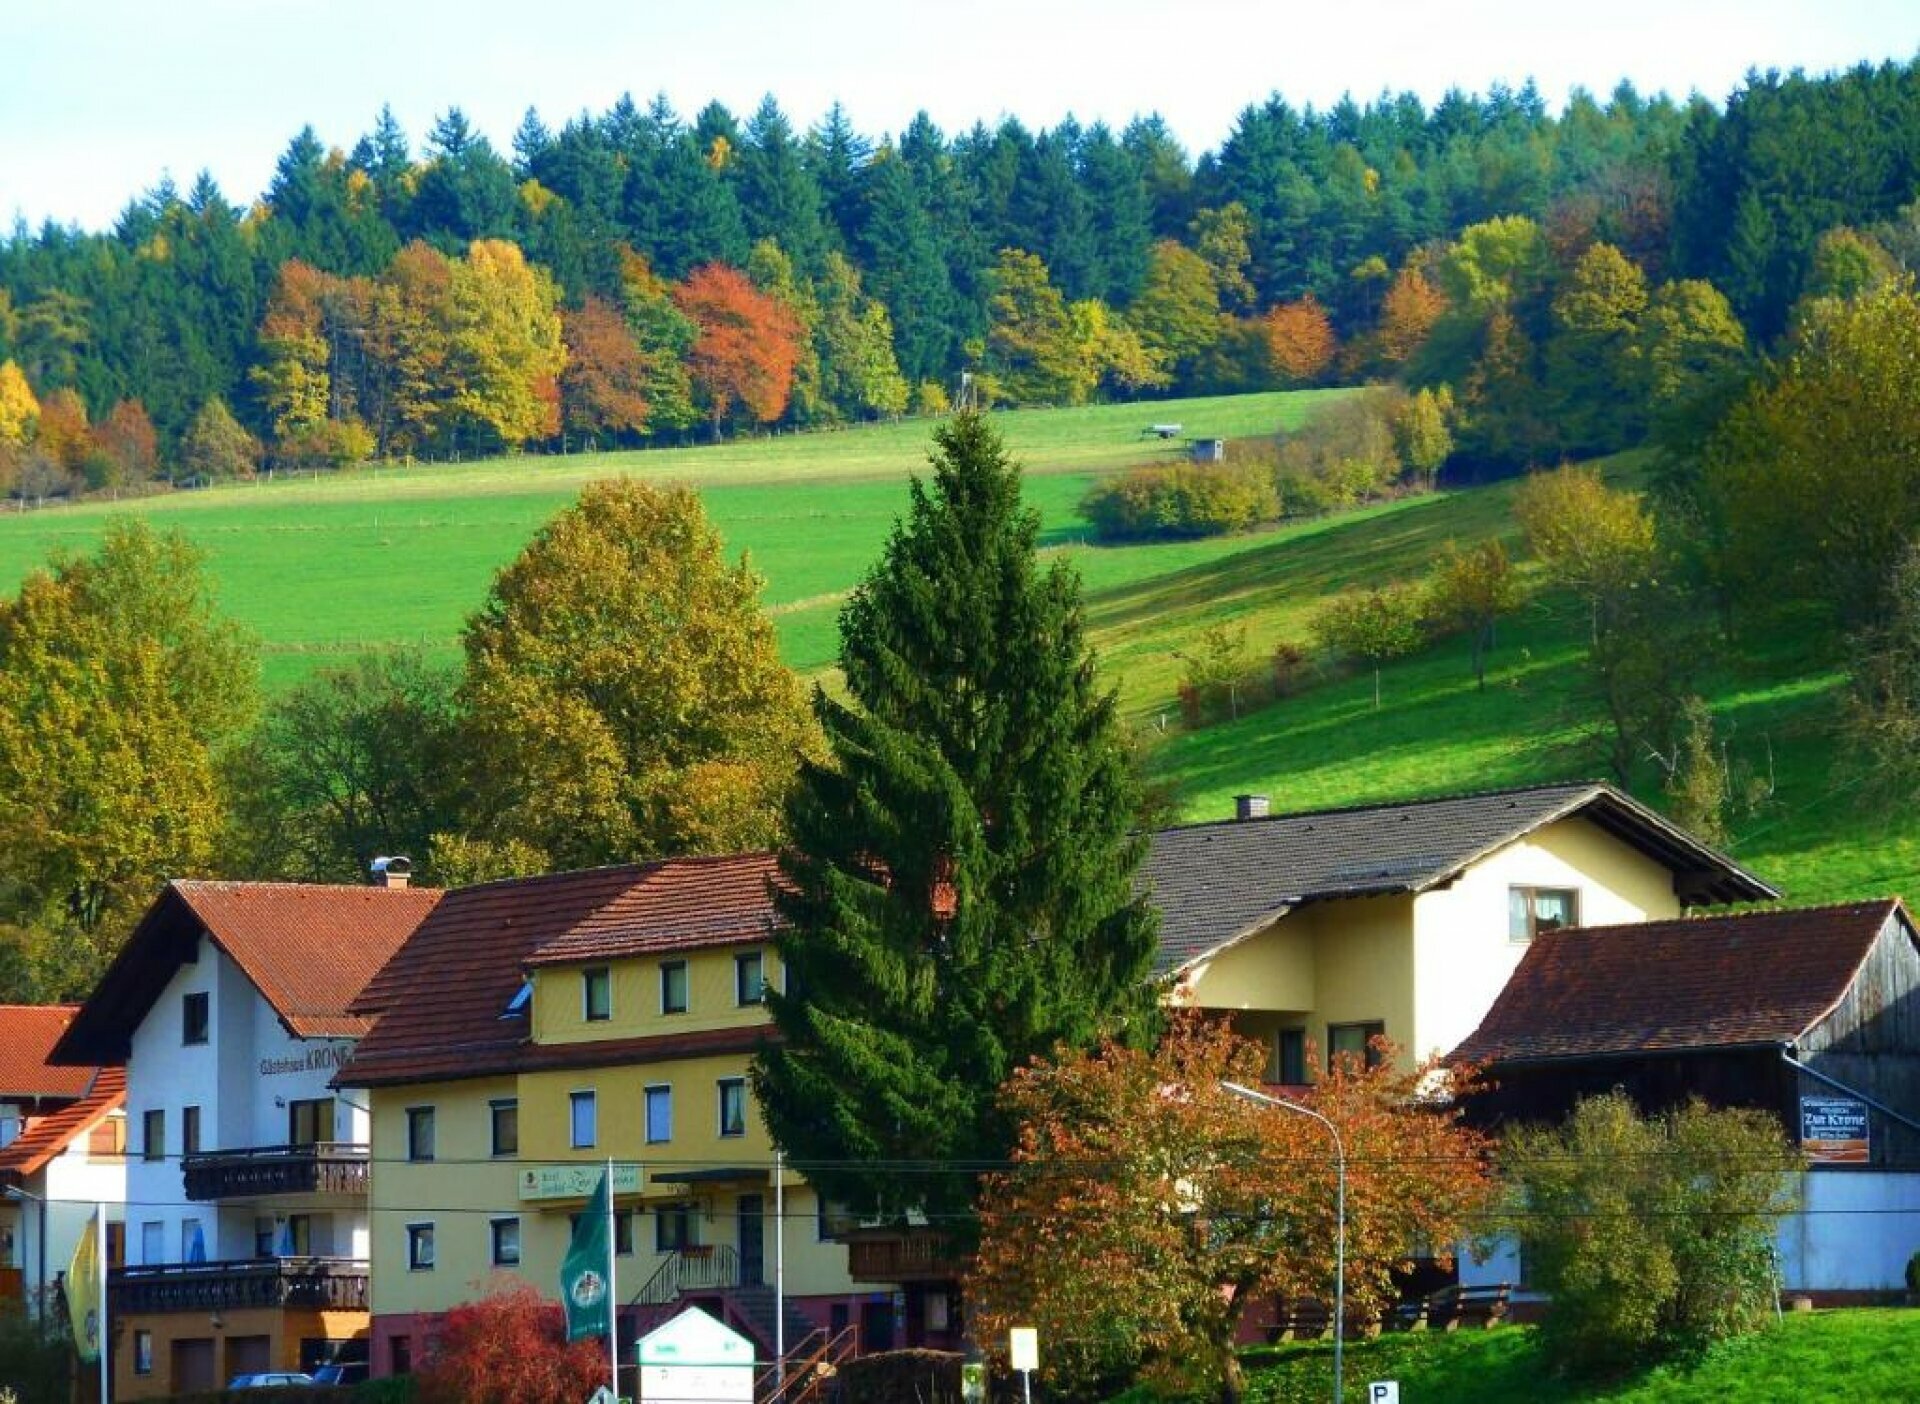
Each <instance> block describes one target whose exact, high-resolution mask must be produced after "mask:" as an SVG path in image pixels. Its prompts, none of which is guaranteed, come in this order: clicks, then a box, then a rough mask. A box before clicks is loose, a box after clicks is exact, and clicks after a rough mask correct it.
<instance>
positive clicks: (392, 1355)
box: [387, 1336, 413, 1375]
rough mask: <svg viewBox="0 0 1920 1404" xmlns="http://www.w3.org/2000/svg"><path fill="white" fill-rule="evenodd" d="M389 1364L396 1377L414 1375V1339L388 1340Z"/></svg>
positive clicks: (401, 1337) (404, 1337) (407, 1337)
mask: <svg viewBox="0 0 1920 1404" xmlns="http://www.w3.org/2000/svg"><path fill="white" fill-rule="evenodd" d="M387 1363H388V1364H389V1365H390V1366H391V1367H392V1372H393V1373H394V1374H396V1375H411V1374H412V1373H413V1337H412V1336H391V1337H389V1338H388V1340H387Z"/></svg>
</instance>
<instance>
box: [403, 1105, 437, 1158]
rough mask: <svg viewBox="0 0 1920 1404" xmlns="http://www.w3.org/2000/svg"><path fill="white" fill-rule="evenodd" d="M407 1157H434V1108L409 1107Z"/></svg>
mask: <svg viewBox="0 0 1920 1404" xmlns="http://www.w3.org/2000/svg"><path fill="white" fill-rule="evenodd" d="M407 1159H408V1160H432V1159H433V1108H432V1107H408V1108H407Z"/></svg>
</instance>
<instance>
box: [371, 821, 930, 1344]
mask: <svg viewBox="0 0 1920 1404" xmlns="http://www.w3.org/2000/svg"><path fill="white" fill-rule="evenodd" d="M773 873H774V865H773V859H772V857H771V856H770V855H767V854H747V855H738V856H732V857H724V858H689V859H673V860H668V861H665V862H660V863H653V864H646V865H639V866H629V867H615V868H603V869H593V870H589V871H586V872H578V873H559V874H554V875H551V876H547V877H540V878H529V879H521V880H514V881H507V882H498V883H489V884H483V885H480V886H476V887H470V888H464V889H458V890H455V891H453V892H449V893H448V894H447V895H446V896H445V898H444V899H443V901H442V903H441V905H440V907H439V908H438V909H437V910H436V912H435V915H434V916H433V917H432V918H430V919H429V920H428V921H427V922H425V923H423V924H422V926H421V929H420V930H419V931H418V932H417V933H416V934H415V937H414V939H413V940H411V941H409V942H408V944H407V946H406V948H405V949H404V950H403V951H402V952H401V953H400V954H399V955H398V956H397V957H396V958H395V959H394V961H393V962H392V963H391V964H390V965H389V966H388V968H387V969H386V970H385V971H383V972H382V973H381V975H380V976H379V977H377V978H376V979H375V980H374V981H373V982H372V984H370V985H369V987H368V989H367V991H366V993H365V994H364V995H363V996H362V999H361V1000H360V1002H359V1003H358V1004H357V1005H356V1006H355V1007H356V1009H358V1010H359V1011H361V1012H363V1013H367V1014H372V1015H376V1016H377V1017H376V1020H375V1024H374V1027H373V1031H372V1032H371V1033H370V1034H369V1036H368V1037H367V1039H366V1040H364V1041H363V1042H362V1044H361V1045H360V1047H359V1048H358V1049H357V1050H356V1053H355V1056H354V1058H353V1060H352V1062H351V1064H350V1065H349V1066H348V1067H347V1068H346V1069H345V1070H343V1072H342V1073H341V1074H340V1076H339V1079H338V1081H339V1083H340V1085H342V1086H347V1087H364V1088H366V1089H368V1091H369V1094H370V1100H371V1103H372V1108H373V1135H374V1144H375V1145H376V1147H377V1148H378V1149H377V1151H376V1154H375V1157H374V1159H375V1164H374V1170H373V1182H372V1257H373V1281H374V1287H373V1327H372V1330H373V1368H374V1372H375V1373H376V1374H390V1373H398V1372H402V1371H405V1370H407V1369H409V1368H411V1366H412V1365H413V1363H414V1362H415V1361H416V1360H417V1359H418V1358H419V1356H420V1354H421V1352H422V1351H423V1349H424V1348H425V1346H426V1345H427V1343H428V1341H429V1339H430V1338H431V1336H432V1334H433V1331H434V1329H435V1320H436V1318H437V1317H438V1316H439V1315H440V1314H441V1313H444V1312H445V1311H446V1310H448V1309H449V1308H450V1307H453V1306H455V1305H457V1304H458V1303H460V1302H463V1301H468V1300H471V1299H472V1298H474V1297H475V1296H477V1295H480V1294H481V1293H482V1292H483V1291H484V1290H485V1288H486V1283H487V1280H488V1279H489V1277H491V1276H492V1275H493V1274H495V1273H500V1272H505V1273H509V1274H513V1275H517V1276H520V1277H523V1278H525V1279H526V1280H527V1281H529V1282H532V1283H533V1284H534V1285H536V1286H537V1287H539V1288H540V1289H541V1290H542V1291H543V1292H546V1293H548V1294H550V1295H551V1294H553V1293H554V1292H555V1291H556V1290H557V1281H558V1276H559V1270H560V1261H561V1258H562V1257H563V1255H564V1254H565V1252H566V1247H567V1242H568V1238H569V1235H570V1232H571V1223H572V1217H573V1215H574V1214H576V1213H577V1212H578V1211H579V1210H580V1209H581V1207H582V1206H583V1204H584V1202H585V1199H586V1196H587V1195H588V1194H589V1193H590V1192H591V1190H592V1189H593V1187H594V1185H595V1184H596V1183H597V1181H598V1178H599V1175H600V1173H601V1171H602V1169H603V1168H604V1167H605V1166H606V1165H607V1164H608V1162H611V1163H612V1164H613V1166H614V1191H615V1194H614V1203H615V1274H616V1280H615V1292H616V1300H617V1301H618V1302H619V1304H620V1307H621V1320H622V1332H621V1334H622V1339H623V1340H624V1341H626V1342H628V1343H631V1342H632V1341H633V1340H634V1339H636V1338H637V1335H638V1334H639V1333H640V1332H642V1331H644V1330H646V1329H649V1328H650V1327H651V1326H652V1325H654V1324H657V1323H658V1322H659V1321H660V1320H663V1319H664V1318H665V1317H666V1316H667V1315H669V1314H671V1313H673V1312H675V1311H677V1310H679V1309H680V1307H681V1306H683V1305H685V1304H687V1303H690V1302H698V1303H700V1304H702V1305H704V1306H706V1307H707V1308H708V1309H709V1310H711V1311H713V1312H714V1313H715V1314H716V1315H719V1316H721V1317H723V1318H724V1319H727V1320H728V1321H730V1323H731V1324H733V1325H734V1326H736V1327H737V1328H738V1329H740V1330H743V1331H745V1332H746V1333H747V1334H748V1335H750V1336H752V1337H753V1338H754V1339H755V1340H756V1341H757V1343H758V1344H759V1346H760V1348H761V1350H762V1352H763V1353H764V1354H768V1355H771V1354H772V1353H773V1352H774V1351H775V1350H776V1349H777V1348H778V1347H780V1346H786V1347H787V1348H789V1349H791V1348H792V1347H794V1346H795V1345H797V1344H799V1342H800V1341H801V1340H803V1339H804V1338H807V1337H808V1336H809V1335H810V1334H812V1333H813V1332H815V1331H822V1332H825V1333H827V1334H828V1335H830V1336H831V1335H838V1334H840V1333H841V1332H842V1331H844V1330H845V1329H846V1328H847V1327H849V1326H852V1325H860V1326H862V1327H863V1328H864V1332H865V1334H866V1335H867V1336H868V1338H869V1342H870V1343H871V1342H872V1340H873V1338H875V1337H878V1338H880V1339H882V1340H884V1338H885V1336H886V1334H887V1333H888V1331H889V1330H890V1329H891V1326H892V1322H893V1318H894V1314H895V1305H896V1304H895V1299H894V1297H893V1296H892V1294H891V1293H889V1292H887V1291H886V1290H885V1289H880V1288H874V1287H862V1286H861V1285H860V1284H858V1283H856V1282H854V1281H853V1279H852V1278H850V1277H849V1276H848V1273H847V1253H846V1249H845V1247H844V1246H842V1245H841V1244H839V1243H838V1242H835V1241H831V1240H830V1238H829V1233H830V1231H831V1230H832V1229H834V1228H835V1227H837V1225H835V1224H834V1223H832V1222H831V1221H830V1215H829V1213H828V1212H827V1211H826V1209H825V1207H824V1206H822V1205H821V1203H820V1201H819V1199H818V1198H817V1196H816V1195H815V1194H814V1193H813V1191H812V1189H811V1188H810V1187H809V1186H808V1185H807V1184H806V1183H805V1181H804V1179H803V1178H802V1177H800V1176H798V1175H795V1174H793V1173H791V1172H790V1171H785V1170H783V1169H782V1168H781V1167H780V1166H779V1164H778V1163H777V1160H776V1157H775V1154H774V1150H773V1147H772V1145H771V1143H770V1141H769V1140H768V1137H767V1134H766V1130H765V1127H764V1126H763V1125H762V1123H761V1120H760V1117H759V1114H758V1112H757V1110H756V1109H755V1107H754V1103H753V1096H752V1092H751V1089H750V1087H749V1084H748V1080H747V1068H748V1063H749V1060H750V1059H751V1057H752V1054H753V1051H754V1049H755V1048H756V1047H758V1046H759V1043H760V1041H761V1040H762V1039H763V1038H764V1037H766V1036H767V1035H768V1033H769V1032H770V1030H771V1023H770V1021H769V1019H768V1017H767V1013H766V1009H765V1006H764V1004H763V1003H762V1000H761V991H762V989H763V988H764V986H765V985H766V984H767V983H768V982H777V981H778V980H779V979H780V967H779V960H778V956H777V955H776V953H775V951H774V949H773V945H772V941H771V939H770V937H771V932H772V920H773V912H772V903H771V899H770V895H769V882H770V879H771V878H772V876H773ZM776 1279H778V1285H779V1286H780V1287H781V1288H782V1289H784V1296H785V1303H786V1308H787V1309H786V1313H785V1318H784V1320H780V1319H777V1313H776V1310H775V1300H776ZM622 1353H623V1357H630V1350H623V1352H622Z"/></svg>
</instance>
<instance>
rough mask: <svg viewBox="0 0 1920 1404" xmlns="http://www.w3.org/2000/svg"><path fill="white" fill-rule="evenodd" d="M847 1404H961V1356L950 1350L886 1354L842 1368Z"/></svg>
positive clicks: (851, 1362)
mask: <svg viewBox="0 0 1920 1404" xmlns="http://www.w3.org/2000/svg"><path fill="white" fill-rule="evenodd" d="M839 1382H840V1398H841V1399H842V1400H843V1401H844V1404H958V1401H959V1398H960V1355H959V1353H958V1352H956V1351H948V1350H886V1351H881V1352H879V1353H878V1354H875V1355H863V1356H861V1357H860V1358H859V1359H858V1360H849V1361H848V1362H847V1363H846V1364H844V1365H842V1366H841V1367H840V1374H839Z"/></svg>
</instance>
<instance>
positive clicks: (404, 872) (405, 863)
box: [367, 853, 413, 887]
mask: <svg viewBox="0 0 1920 1404" xmlns="http://www.w3.org/2000/svg"><path fill="white" fill-rule="evenodd" d="M367 871H368V872H369V873H371V874H372V875H373V885H374V886H375V887H405V886H406V885H407V883H408V882H409V881H411V880H412V878H413V859H411V858H406V857H402V856H401V855H400V854H397V853H396V854H395V855H394V856H393V857H391V858H376V859H374V860H373V862H371V863H369V864H368V865H367Z"/></svg>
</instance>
